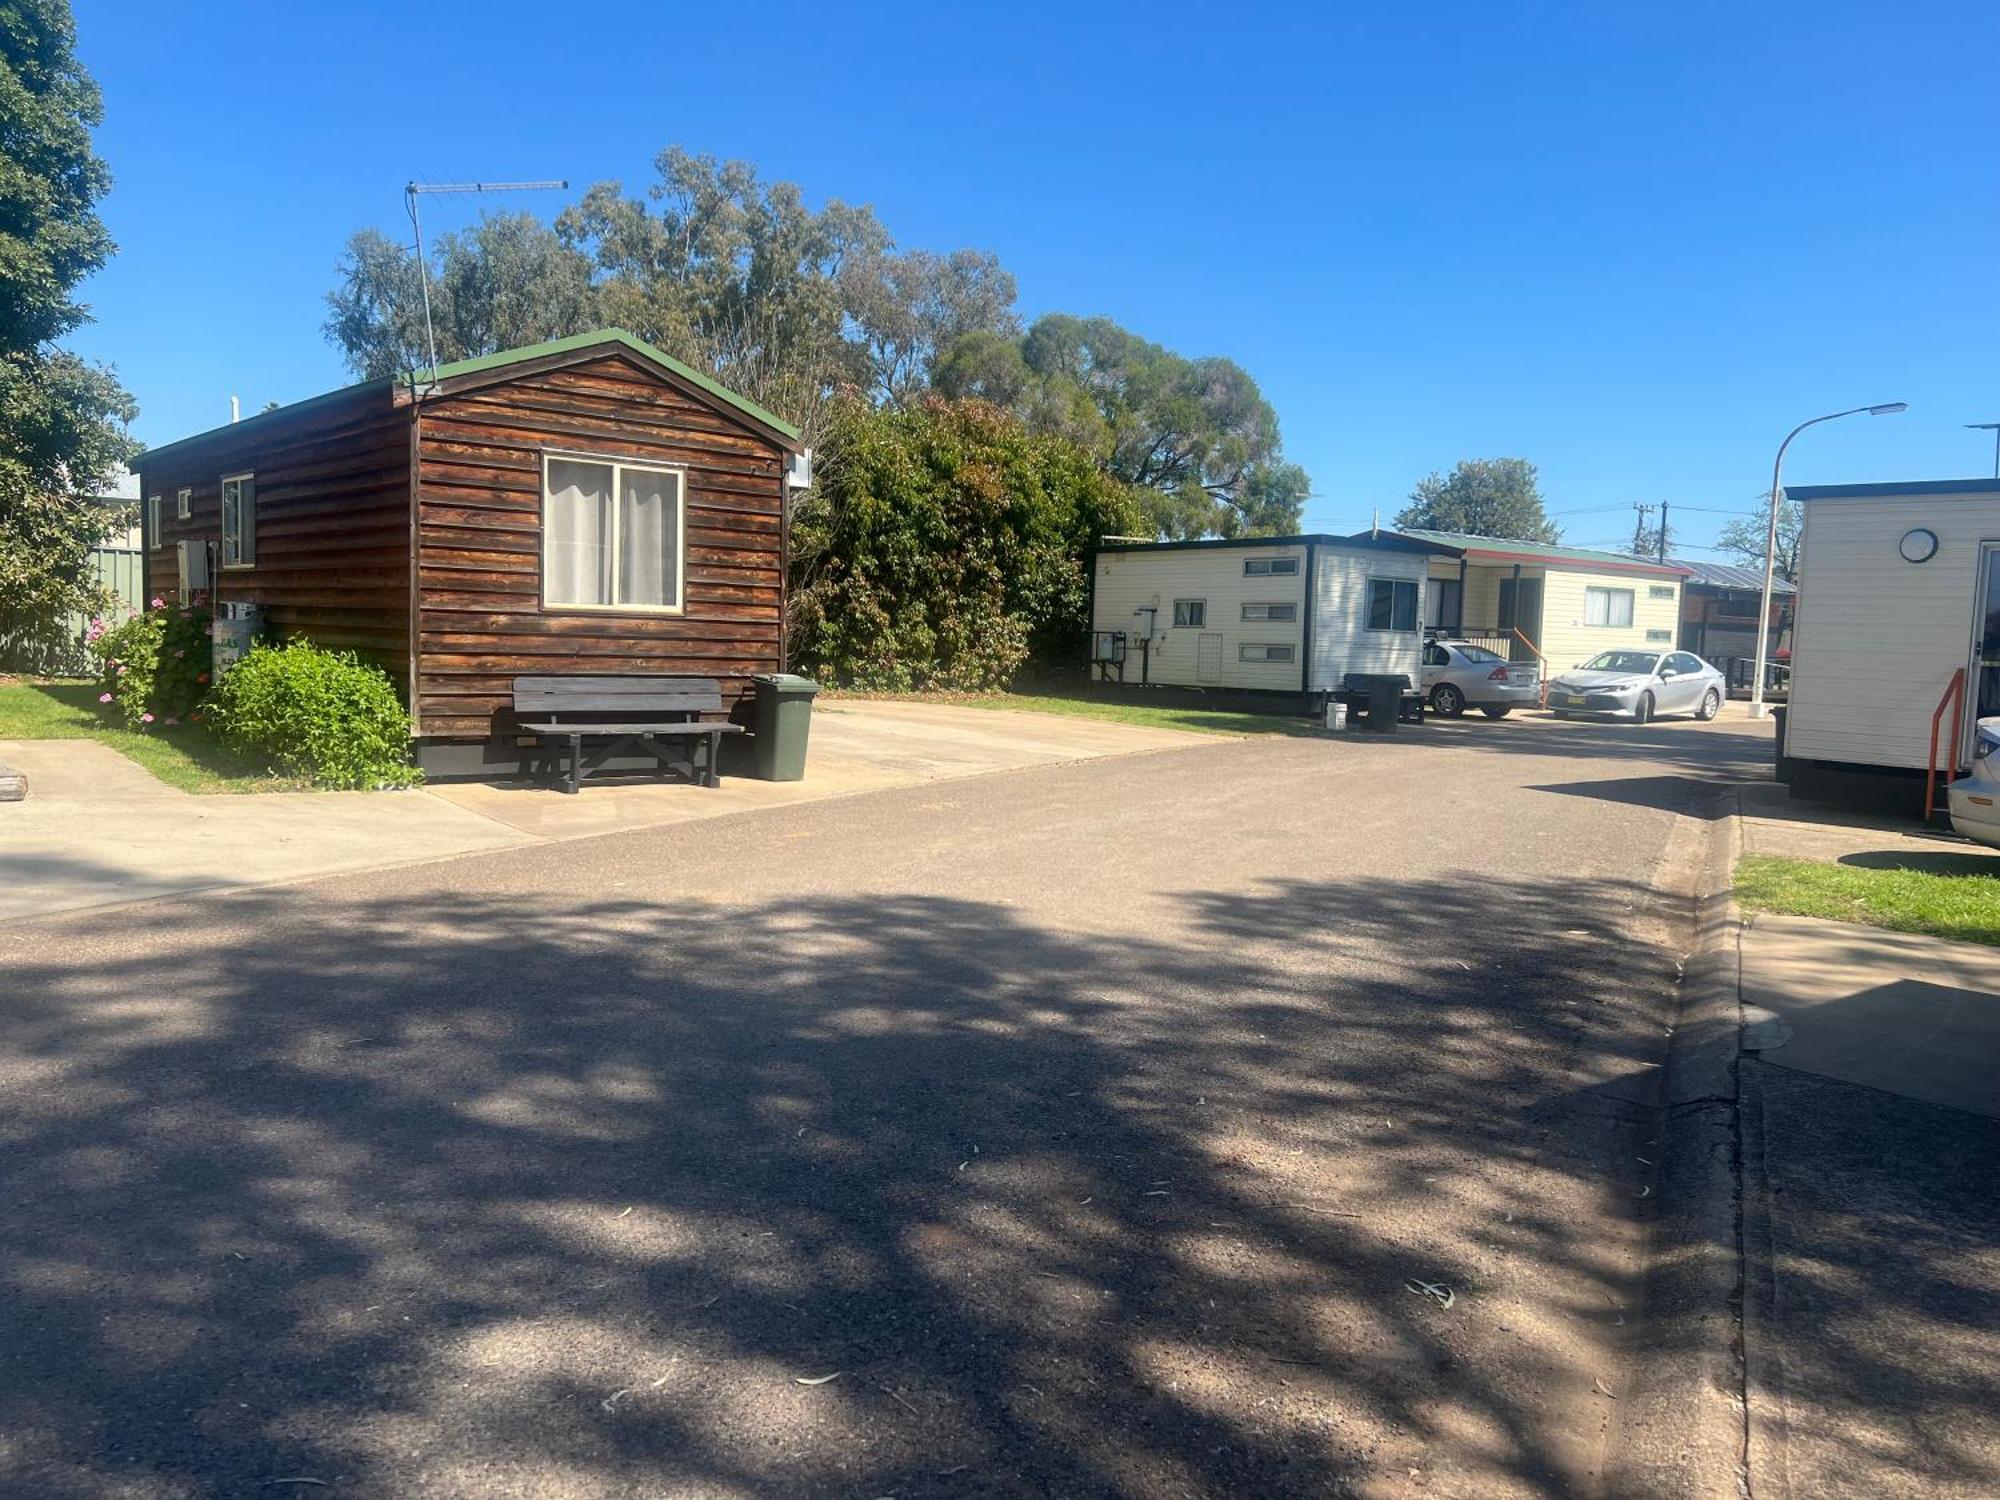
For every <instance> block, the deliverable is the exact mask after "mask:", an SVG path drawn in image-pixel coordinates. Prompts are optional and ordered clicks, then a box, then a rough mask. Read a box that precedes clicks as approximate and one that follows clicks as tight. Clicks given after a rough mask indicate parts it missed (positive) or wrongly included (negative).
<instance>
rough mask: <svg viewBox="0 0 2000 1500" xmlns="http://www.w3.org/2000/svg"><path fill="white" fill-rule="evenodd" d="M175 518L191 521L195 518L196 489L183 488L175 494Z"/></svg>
mask: <svg viewBox="0 0 2000 1500" xmlns="http://www.w3.org/2000/svg"><path fill="white" fill-rule="evenodd" d="M174 519H175V520H176V521H189V520H192V519H194V491H193V490H192V489H187V488H183V489H181V490H179V491H177V492H176V493H175V495H174Z"/></svg>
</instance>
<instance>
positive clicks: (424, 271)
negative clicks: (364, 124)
mask: <svg viewBox="0 0 2000 1500" xmlns="http://www.w3.org/2000/svg"><path fill="white" fill-rule="evenodd" d="M568 186H569V182H568V180H567V179H564V180H562V181H553V180H552V181H548V182H408V183H405V184H404V185H403V206H404V207H405V208H407V209H408V210H409V211H410V227H411V228H412V229H413V230H415V231H416V236H417V285H418V287H419V288H421V289H422V292H423V298H424V350H425V352H426V353H427V354H428V355H429V356H430V361H431V368H430V374H431V378H432V379H433V380H434V379H436V378H437V367H438V350H437V335H436V334H435V333H433V332H432V331H431V267H430V262H429V261H428V260H426V259H425V258H424V225H423V220H422V219H421V218H419V217H418V216H417V199H418V197H419V196H420V195H422V194H424V193H532V192H542V191H546V190H550V189H556V188H566V187H568ZM411 383H412V384H415V380H414V378H413V379H412V381H411Z"/></svg>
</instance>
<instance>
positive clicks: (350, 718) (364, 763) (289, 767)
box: [210, 641, 422, 790]
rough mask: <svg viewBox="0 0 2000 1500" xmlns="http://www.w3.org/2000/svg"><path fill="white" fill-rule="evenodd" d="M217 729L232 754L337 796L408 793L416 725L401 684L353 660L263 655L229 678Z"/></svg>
mask: <svg viewBox="0 0 2000 1500" xmlns="http://www.w3.org/2000/svg"><path fill="white" fill-rule="evenodd" d="M210 713H211V719H212V722H213V724H214V727H215V729H216V732H217V733H218V734H219V735H220V736H221V739H222V742H223V744H224V745H225V746H226V747H228V748H229V749H230V750H231V751H233V752H234V753H236V754H238V755H241V756H245V757H256V758H261V759H263V760H265V761H267V762H269V764H270V766H271V768H272V769H273V770H275V771H278V772H281V773H283V774H285V775H288V776H301V777H304V778H306V779H307V780H309V781H311V782H312V783H313V784H314V785H315V786H322V787H330V788H334V789H338V790H367V789H371V788H375V787H394V786H411V785H414V784H415V783H416V782H417V781H419V780H421V779H422V773H420V772H419V771H418V770H417V769H416V768H415V767H414V766H412V765H411V764H410V717H409V715H408V714H407V713H406V712H405V711H404V709H403V704H402V701H401V700H400V699H399V698H398V697H397V696H396V687H395V684H394V683H392V682H390V680H389V679H388V677H387V676H386V675H384V673H383V672H382V670H381V669H380V668H378V667H375V666H371V665H370V664H368V663H367V662H364V661H362V660H361V659H360V658H359V657H357V656H355V655H354V653H353V652H351V651H323V650H321V649H320V648H319V647H317V646H314V645H312V644H311V643H310V642H307V641H294V642H292V643H290V644H289V645H284V646H259V647H257V648H255V649H254V650H252V651H251V652H250V653H249V655H247V656H245V657H244V658H243V659H242V660H241V661H239V662H237V663H236V665H235V666H233V667H231V668H230V669H229V671H228V672H227V673H225V674H224V676H223V678H222V680H221V682H219V683H217V684H216V687H215V692H214V693H213V695H212V696H211V698H210Z"/></svg>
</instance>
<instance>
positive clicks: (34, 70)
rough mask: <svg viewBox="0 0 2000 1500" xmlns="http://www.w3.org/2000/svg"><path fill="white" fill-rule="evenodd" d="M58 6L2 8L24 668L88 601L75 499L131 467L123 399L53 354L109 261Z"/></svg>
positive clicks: (3, 300) (89, 121)
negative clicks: (84, 286) (80, 292)
mask: <svg viewBox="0 0 2000 1500" xmlns="http://www.w3.org/2000/svg"><path fill="white" fill-rule="evenodd" d="M75 48H76V30H75V25H74V23H73V21H72V20H71V18H70V12H69V7H68V6H67V5H66V4H64V3H61V0H0V636H7V637H11V638H12V640H13V641H14V644H15V649H16V650H17V651H19V652H21V653H22V654H24V655H25V656H27V657H28V658H29V659H31V660H32V659H33V657H34V656H35V655H36V654H37V653H38V652H40V651H43V650H46V649H49V648H52V647H53V646H54V645H55V644H56V643H57V641H58V640H59V639H60V637H61V634H62V631H63V617H64V615H65V614H66V613H68V612H69V611H71V610H79V609H88V608H90V607H92V606H93V605H94V604H96V603H97V601H98V590H97V588H96V585H95V581H94V578H93V575H92V572H91V568H90V549H91V548H92V547H94V546H95V545H97V544H98V543H99V542H100V541H102V540H103V539H104V536H105V534H106V532H107V531H108V529H109V524H110V516H109V513H108V512H106V511H105V510H103V509H101V508H100V507H98V506H96V505H94V504H89V503H86V502H85V501H84V500H82V499H81V498H80V497H81V496H83V495H87V494H89V493H92V492H94V491H97V490H101V489H103V488H104V487H105V485H106V482H107V481H108V479H109V478H110V476H111V474H112V472H113V471H114V470H116V469H117V468H118V467H119V465H121V464H122V463H123V462H124V461H125V460H126V459H128V458H130V457H131V454H132V444H131V441H130V439H129V438H128V436H127V434H126V430H125V427H126V424H127V423H128V422H130V421H131V419H132V416H133V406H132V400H131V397H129V396H128V395H126V393H125V392H124V390H123V389H122V388H121V387H120V386H119V384H118V382H117V379H116V377H115V376H114V375H113V374H112V372H111V371H110V370H108V369H106V368H104V367H102V366H99V365H93V364H90V363H88V362H86V361H84V360H82V359H79V358H78V357H77V356H76V355H74V354H72V353H69V352H68V351H66V350H62V349H59V348H57V347H56V340H58V339H60V338H62V337H63V336H64V335H65V334H68V333H70V332H73V331H74V330H75V329H77V328H78V327H80V326H82V324H84V323H85V322H86V321H88V319H89V313H88V311H87V309H86V308H85V307H84V305H83V304H82V303H81V302H79V301H78V300H77V298H76V289H77V286H78V284H79V283H81V282H82V281H83V279H84V278H85V277H87V276H89V275H90V273H91V272H93V271H95V270H97V269H98V267H100V266H102V265H103V264H104V263H105V261H106V260H107V259H108V258H109V257H110V255H111V250H112V246H111V239H110V236H109V235H108V234H107V233H106V232H105V228H104V224H103V222H102V221H101V220H100V219H99V218H98V216H97V209H96V205H97V200H98V199H99V198H100V197H102V196H103V194H104V191H105V189H106V187H107V186H109V182H110V178H109V175H108V173H107V172H106V170H105V167H104V164H103V163H102V162H101V161H99V160H98V158H97V157H96V156H95V155H94V154H93V153H92V150H91V142H90V132H91V129H92V127H93V126H95V125H97V124H98V123H99V121H100V120H101V119H102V118H103V103H102V100H101V98H100V97H99V94H98V91H97V85H96V84H95V83H94V82H92V80H91V78H90V75H89V74H88V73H86V72H85V71H84V69H83V66H82V64H81V63H79V62H78V61H77V58H76V51H75Z"/></svg>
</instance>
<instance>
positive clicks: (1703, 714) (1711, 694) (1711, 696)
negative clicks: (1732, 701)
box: [1694, 688, 1722, 724]
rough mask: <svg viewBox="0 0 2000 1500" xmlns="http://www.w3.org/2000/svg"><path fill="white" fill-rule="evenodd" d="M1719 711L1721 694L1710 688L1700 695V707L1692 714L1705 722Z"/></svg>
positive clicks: (1720, 710)
mask: <svg viewBox="0 0 2000 1500" xmlns="http://www.w3.org/2000/svg"><path fill="white" fill-rule="evenodd" d="M1721 712H1722V694H1720V693H1718V692H1717V691H1716V690H1715V689H1714V688H1710V689H1709V690H1708V691H1707V692H1705V693H1703V694H1702V695H1701V707H1700V708H1698V709H1696V710H1695V711H1694V716H1695V717H1696V718H1697V719H1700V720H1701V721H1702V722H1703V723H1704V724H1706V723H1707V722H1708V721H1709V720H1710V719H1712V718H1714V717H1715V716H1716V715H1717V714H1719V713H1721Z"/></svg>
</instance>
